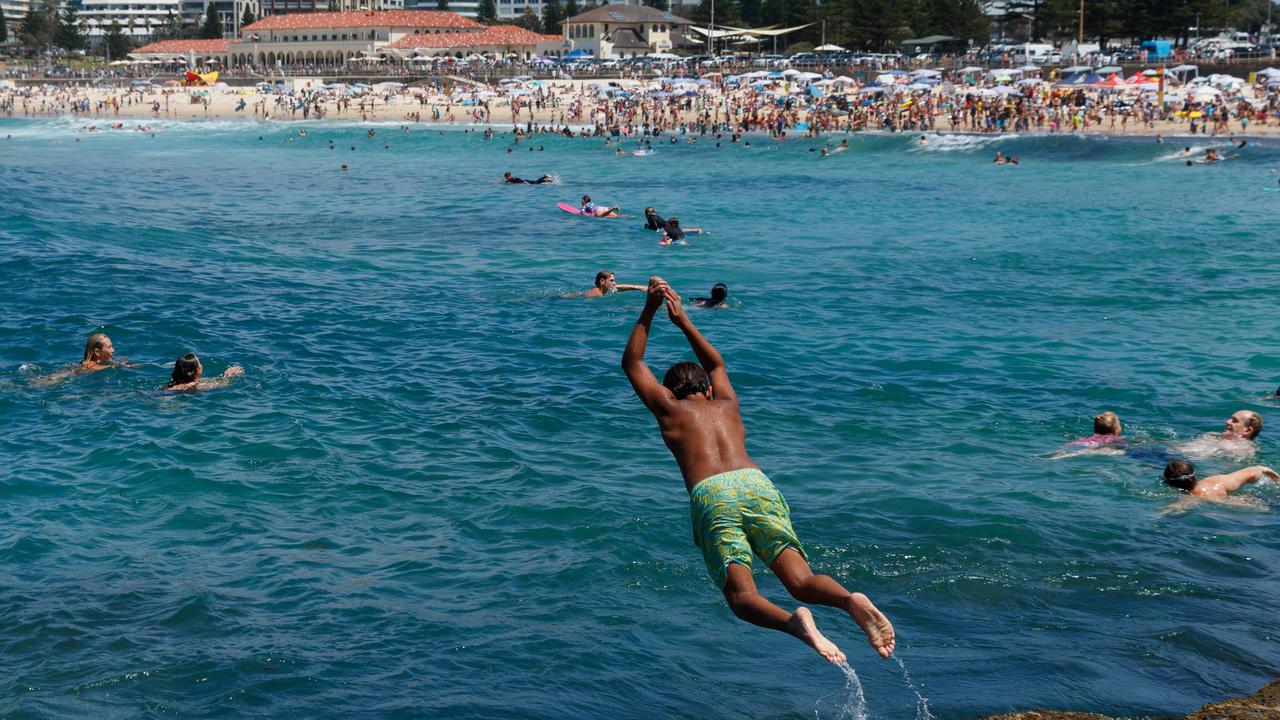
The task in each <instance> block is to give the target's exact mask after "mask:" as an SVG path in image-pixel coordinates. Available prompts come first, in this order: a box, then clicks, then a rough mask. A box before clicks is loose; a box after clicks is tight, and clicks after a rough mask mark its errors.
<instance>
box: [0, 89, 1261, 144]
mask: <svg viewBox="0 0 1280 720" xmlns="http://www.w3.org/2000/svg"><path fill="white" fill-rule="evenodd" d="M667 80H668V82H671V80H670V79H667ZM674 82H675V86H674V88H673V86H672V85H662V84H654V81H650V83H651V84H650V86H649V87H650V88H652V87H660V88H664V89H665V90H668V91H670V90H673V89H674V90H676V91H679V90H680V88H681V87H682V86H681V84H680V83H681V80H678V79H677V80H675V81H674ZM294 87H295V88H296V89H297V91H296V94H295V95H292V96H290V95H285V94H277V93H272V92H268V91H267V90H265V89H259V88H255V87H237V86H228V85H221V84H220V85H218V86H214V87H163V86H159V85H150V86H140V87H138V88H134V89H130V90H122V89H117V88H68V87H66V86H37V87H25V88H18V89H7V90H6V89H0V116H7V117H28V118H48V117H58V116H66V115H74V116H76V117H81V118H83V119H84V120H85V124H86V125H92V126H94V127H95V129H102V126H103V125H104V124H106V126H107V127H110V126H112V125H115V124H117V123H123V124H124V125H126V126H127V129H139V128H146V127H147V124H146V121H147V120H245V121H248V122H270V121H309V120H316V119H322V120H339V121H364V122H379V123H406V124H417V123H424V124H441V125H455V126H486V127H489V126H491V127H497V128H505V127H516V126H518V127H520V128H522V129H525V130H527V129H528V128H529V126H530V123H532V124H533V125H534V126H536V127H537V128H538V129H542V130H548V129H549V130H554V131H562V130H563V129H564V128H565V127H569V128H574V129H578V130H580V129H584V128H592V127H594V126H602V127H604V128H613V127H621V128H622V131H623V132H624V133H626V134H631V133H635V134H642V133H643V130H644V129H645V128H646V127H650V128H652V129H661V130H667V131H672V130H676V129H679V128H681V126H683V129H685V130H698V129H701V128H702V127H703V126H708V127H709V129H712V130H714V129H716V128H720V129H722V130H730V129H731V128H732V129H741V128H740V126H741V124H742V122H743V120H744V118H750V119H751V121H752V122H751V125H750V127H749V128H748V129H749V130H763V129H768V130H774V131H776V130H777V129H778V128H781V129H782V131H790V132H795V131H796V130H800V131H803V132H811V133H813V134H818V133H821V132H832V131H847V130H851V129H854V130H866V129H890V130H901V131H908V132H911V131H930V132H997V133H998V132H1007V131H1009V129H1010V126H1008V125H1004V124H995V125H993V126H991V127H981V128H978V127H970V126H965V125H964V124H963V123H958V122H956V117H957V115H956V114H955V113H954V110H953V109H952V108H953V107H954V104H955V102H956V101H957V100H958V98H960V97H963V94H964V93H966V92H972V91H970V90H969V89H966V88H957V89H956V90H955V91H954V92H955V93H956V94H955V95H953V96H951V98H950V99H951V102H950V103H948V102H947V100H948V97H947V96H945V95H941V94H937V93H935V94H933V95H932V96H929V97H928V98H927V102H926V101H924V100H921V99H919V97H918V96H917V98H913V99H912V100H910V101H908V102H905V103H900V102H898V101H897V100H892V101H890V100H887V99H885V100H880V101H877V102H876V104H874V105H870V104H869V103H864V106H863V107H860V108H859V109H858V112H859V113H860V114H859V120H858V122H851V120H852V117H851V116H852V115H853V113H849V114H847V115H844V116H843V117H842V116H841V115H840V114H839V113H836V114H834V115H833V114H832V113H830V112H829V111H828V110H827V108H826V107H825V106H821V105H816V104H813V103H810V104H804V103H801V102H794V103H788V104H787V105H785V106H784V105H781V104H778V103H775V102H774V99H773V98H771V97H769V96H768V95H765V94H763V93H761V94H757V93H755V92H754V91H751V90H744V89H737V88H732V87H728V86H722V85H715V86H711V87H704V88H699V89H698V90H697V91H696V92H692V91H691V92H689V93H688V94H687V95H686V96H684V97H676V98H674V99H673V98H670V97H662V98H655V97H646V98H644V99H643V100H642V101H641V102H635V101H634V100H632V101H625V102H624V100H623V98H622V97H621V96H616V97H607V98H606V97H605V96H604V95H605V93H606V92H609V93H619V92H626V91H630V92H632V93H636V91H638V90H639V89H640V87H641V83H640V82H639V81H635V80H614V81H609V80H593V81H585V80H546V81H540V82H539V83H537V84H536V85H533V86H528V85H525V86H521V85H505V86H494V87H485V86H483V85H480V84H476V85H473V86H470V87H463V86H455V87H452V88H449V89H446V88H444V87H440V86H428V87H393V85H385V86H384V85H379V86H375V87H374V88H373V89H370V90H364V89H361V90H362V92H361V93H360V94H348V92H346V91H335V90H325V89H323V87H322V84H321V81H319V80H316V81H312V82H310V83H309V82H308V81H305V80H295V81H294ZM1048 87H1050V86H1048V85H1046V88H1048ZM796 92H797V88H794V87H789V86H785V85H784V86H780V87H779V94H782V95H783V96H786V95H790V96H791V97H795V98H796V100H799V99H800V96H797V95H796ZM1174 92H1175V91H1172V90H1171V91H1170V96H1174ZM1238 92H1239V93H1240V95H1239V97H1238V98H1234V99H1233V100H1232V101H1230V104H1232V105H1234V104H1235V103H1237V102H1240V101H1244V102H1252V103H1253V104H1254V105H1255V106H1259V107H1261V105H1262V104H1263V103H1264V102H1265V100H1264V99H1263V98H1261V97H1258V96H1256V95H1254V93H1253V92H1252V90H1251V89H1250V88H1244V89H1242V90H1241V91H1238ZM670 94H672V95H674V94H675V93H670ZM304 97H305V98H306V99H305V100H303V99H302V98H304ZM636 97H640V96H639V95H638V94H637V95H636ZM803 97H806V98H807V97H808V96H807V94H806V95H804V96H803ZM851 97H852V96H851ZM1049 98H1050V96H1049V94H1048V93H1047V92H1044V93H1042V94H1040V95H1032V96H1031V97H1030V98H1028V99H1026V100H1025V102H1026V104H1027V105H1029V106H1030V107H1031V110H1032V112H1034V111H1035V110H1036V109H1042V110H1043V109H1046V108H1047V107H1048V103H1049ZM979 102H981V101H979ZM1000 102H1001V103H1004V102H1006V101H1003V100H1002V101H1000ZM1007 102H1009V103H1012V102H1013V101H1012V100H1009V101H1007ZM792 105H794V106H792ZM995 107H996V104H995V103H990V102H989V103H988V107H987V109H986V112H989V113H990V112H993V111H994V108H995ZM1008 107H1011V108H1012V107H1014V106H1013V105H1012V104H1010V105H1008ZM1135 107H1136V104H1135V105H1129V106H1127V108H1126V111H1125V112H1114V111H1112V109H1111V107H1110V106H1107V105H1103V104H1101V103H1099V106H1098V107H1097V108H1096V109H1091V110H1090V111H1088V112H1085V113H1082V116H1081V119H1080V122H1079V123H1078V124H1077V125H1076V126H1075V127H1072V123H1070V122H1069V121H1066V120H1061V119H1060V120H1057V121H1055V120H1054V119H1053V118H1052V117H1050V119H1049V120H1048V122H1046V121H1045V119H1044V117H1043V116H1042V117H1041V120H1040V123H1039V124H1038V125H1032V123H1031V122H1030V120H1028V123H1027V126H1025V127H1014V128H1012V131H1014V132H1026V133H1068V132H1081V133H1086V134H1092V135H1137V136H1155V135H1160V136H1167V137H1176V136H1183V135H1189V134H1190V133H1192V132H1193V131H1194V132H1195V133H1196V135H1197V136H1200V135H1203V136H1205V137H1211V136H1219V135H1232V136H1235V135H1240V136H1268V137H1270V136H1276V135H1280V120H1278V119H1277V118H1276V117H1275V113H1274V112H1271V111H1264V112H1259V113H1257V114H1256V115H1254V116H1252V117H1250V118H1249V122H1248V123H1247V124H1243V123H1241V122H1240V119H1239V118H1235V117H1233V118H1231V119H1230V120H1229V121H1228V122H1227V123H1226V124H1225V126H1223V125H1217V126H1214V125H1208V126H1206V125H1205V123H1203V122H1200V123H1198V124H1196V125H1195V126H1194V129H1193V124H1192V121H1193V120H1195V118H1196V115H1195V114H1192V115H1191V116H1190V117H1170V118H1168V119H1162V118H1160V117H1159V114H1158V113H1154V112H1148V113H1146V114H1145V116H1143V115H1140V114H1139V113H1138V112H1137V111H1136V110H1135V109H1134V108H1135ZM1165 114H1169V115H1173V114H1174V113H1165ZM1183 114H1184V115H1185V113H1183ZM1251 115H1252V113H1251ZM868 117H874V118H876V119H877V122H883V121H884V119H885V118H893V120H892V121H891V122H893V125H892V126H890V127H887V128H885V127H876V126H875V123H872V122H867V118H868Z"/></svg>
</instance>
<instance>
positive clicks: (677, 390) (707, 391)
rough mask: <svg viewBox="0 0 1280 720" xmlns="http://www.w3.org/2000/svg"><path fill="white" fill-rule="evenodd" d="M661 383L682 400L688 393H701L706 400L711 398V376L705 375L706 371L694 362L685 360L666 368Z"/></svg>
mask: <svg viewBox="0 0 1280 720" xmlns="http://www.w3.org/2000/svg"><path fill="white" fill-rule="evenodd" d="M662 384H663V386H665V387H666V388H667V389H668V390H670V391H671V394H673V395H675V396H676V399H677V400H684V399H685V398H687V397H689V396H690V395H701V396H702V397H705V398H706V399H708V400H710V399H711V378H709V377H707V371H706V370H703V369H702V366H701V365H699V364H698V363H695V362H689V361H687V360H686V361H685V362H678V363H676V364H675V365H672V366H671V367H669V368H667V374H666V375H663V376H662Z"/></svg>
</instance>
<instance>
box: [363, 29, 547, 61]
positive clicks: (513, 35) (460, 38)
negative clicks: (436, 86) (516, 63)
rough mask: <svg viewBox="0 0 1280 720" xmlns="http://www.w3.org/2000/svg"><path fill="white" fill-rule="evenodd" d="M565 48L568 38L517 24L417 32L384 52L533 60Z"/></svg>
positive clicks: (401, 56) (407, 57) (409, 56)
mask: <svg viewBox="0 0 1280 720" xmlns="http://www.w3.org/2000/svg"><path fill="white" fill-rule="evenodd" d="M563 49H564V40H563V39H562V38H561V37H560V36H559V35H543V34H541V33H536V32H533V31H531V30H526V29H524V28H522V27H518V26H516V25H494V26H491V27H487V28H485V29H484V30H481V31H480V32H478V33H472V32H465V33H413V34H412V35H405V36H404V37H401V38H400V39H399V40H397V41H395V42H393V43H391V44H389V45H387V46H385V47H384V48H382V49H381V50H380V52H382V53H384V54H387V55H391V56H394V57H395V58H396V59H399V60H408V61H412V60H413V59H414V58H431V57H440V56H444V55H451V56H454V57H465V56H466V55H471V54H475V55H492V56H493V57H496V58H512V59H519V60H530V59H532V58H535V57H538V56H541V55H555V54H558V53H560V52H561V51H562V50H563Z"/></svg>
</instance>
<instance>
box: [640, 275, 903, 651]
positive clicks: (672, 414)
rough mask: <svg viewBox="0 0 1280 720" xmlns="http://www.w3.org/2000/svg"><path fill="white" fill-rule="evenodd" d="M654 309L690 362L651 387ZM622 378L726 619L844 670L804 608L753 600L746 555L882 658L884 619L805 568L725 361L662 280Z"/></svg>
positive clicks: (887, 646)
mask: <svg viewBox="0 0 1280 720" xmlns="http://www.w3.org/2000/svg"><path fill="white" fill-rule="evenodd" d="M663 304H665V305H666V308H667V317H668V318H669V319H670V320H671V324H673V325H675V326H676V327H677V328H679V329H680V331H681V332H683V333H684V335H685V338H686V339H687V340H688V341H689V345H690V347H692V348H693V352H694V354H695V355H697V357H698V362H697V363H693V362H680V363H676V364H675V365H672V366H671V368H670V369H669V370H667V373H666V375H665V376H664V377H663V379H662V382H661V383H659V382H658V380H657V378H656V377H654V374H653V371H652V370H650V369H649V366H648V364H647V363H645V360H644V352H645V346H646V345H647V344H648V341H649V326H650V324H651V323H652V322H653V316H654V314H655V313H656V312H657V310H658V308H659V307H661V306H662V305H663ZM622 369H623V371H625V372H626V374H627V379H628V380H630V381H631V387H632V388H634V389H635V392H636V395H637V396H639V398H640V401H641V402H643V403H644V405H645V407H646V408H648V409H649V411H650V412H651V413H653V416H654V418H656V419H657V421H658V429H659V430H660V431H661V433H662V439H663V441H664V442H666V444H667V448H668V449H669V450H670V451H671V454H672V456H673V457H674V458H675V460H676V463H677V464H678V465H679V466H680V473H681V474H682V475H683V476H684V484H685V489H686V490H688V492H689V504H690V507H691V512H692V519H693V534H694V540H695V542H696V544H697V545H698V547H700V548H701V549H702V556H703V560H704V561H705V562H706V566H707V572H708V573H709V574H710V575H711V578H712V580H714V581H715V583H716V585H717V587H719V588H720V589H721V592H722V593H723V594H724V598H725V601H726V602H728V604H729V609H730V610H732V611H733V614H734V615H736V616H738V617H739V618H741V619H742V620H745V621H747V622H749V623H752V624H753V625H759V626H760V627H764V628H769V629H772V630H780V631H782V632H785V633H788V634H790V635H793V636H795V637H796V638H799V639H800V640H801V641H803V642H804V643H805V644H806V645H808V646H809V647H811V648H813V649H814V650H815V651H816V652H817V653H818V654H819V655H821V656H822V657H823V658H825V659H826V660H827V661H829V662H832V663H843V662H845V655H844V653H843V652H841V651H840V648H838V647H836V645H835V643H833V642H831V641H830V640H828V639H827V638H826V637H825V636H823V635H822V633H820V632H819V631H818V627H817V625H816V624H815V623H814V620H813V613H812V612H810V610H809V609H808V608H806V607H803V606H801V607H798V608H796V609H795V611H794V612H787V611H786V610H783V609H782V608H780V607H778V606H777V605H775V604H773V603H772V602H770V601H769V600H767V599H765V598H764V597H763V596H762V595H760V593H759V592H758V591H757V590H756V584H755V580H754V579H753V578H752V575H751V562H752V560H751V558H752V554H753V553H754V554H755V555H758V556H759V557H760V559H761V560H763V561H764V562H765V563H766V564H767V565H768V566H769V568H770V569H772V570H773V572H774V574H776V575H777V576H778V579H779V580H780V581H782V584H783V586H784V587H786V589H787V591H788V592H789V593H791V596H792V597H794V598H796V599H797V600H799V601H800V602H804V603H814V604H818V605H827V606H830V607H834V608H839V609H841V610H844V611H845V612H846V613H848V614H849V617H851V618H853V620H854V622H856V623H857V624H858V626H859V627H861V628H862V631H863V632H864V633H866V636H867V640H868V641H869V642H870V643H871V647H872V648H874V649H875V651H876V652H877V653H879V654H880V656H881V657H886V658H887V657H889V656H890V655H891V654H892V653H893V649H894V632H893V625H892V624H890V622H889V620H888V618H886V617H885V616H884V614H883V613H881V612H880V610H879V609H877V608H876V606H875V605H873V604H872V603H871V601H870V600H869V599H868V598H867V596H866V595H863V594H862V593H854V592H849V591H848V590H846V589H844V588H843V587H841V586H840V584H839V583H837V582H836V581H835V580H834V579H832V578H830V577H828V576H826V575H815V574H814V573H813V571H812V569H811V568H810V567H809V562H808V560H807V559H806V556H805V552H804V548H803V547H802V546H801V544H800V540H799V539H798V538H797V537H796V534H795V531H794V530H793V529H792V527H791V515H790V509H789V508H788V506H787V502H786V500H785V499H783V497H782V495H781V494H780V493H779V492H778V490H777V488H775V487H774V486H773V483H772V482H771V481H770V480H769V478H768V477H766V476H765V474H764V473H763V472H761V471H760V467H759V466H758V465H756V464H755V462H753V461H752V460H751V458H750V457H749V456H748V455H747V448H746V428H745V427H744V426H743V424H742V415H741V413H740V412H739V408H738V396H737V394H736V393H735V392H734V389H733V386H732V385H731V384H730V383H729V374H728V371H727V370H726V369H725V364H724V359H723V358H721V357H720V353H719V352H717V351H716V349H715V347H713V346H712V345H711V343H710V342H708V341H707V339H706V338H704V337H703V336H702V334H701V333H700V332H698V329H697V328H696V327H694V325H693V322H692V321H691V320H690V319H689V316H688V315H686V314H685V312H684V307H683V306H682V305H681V304H680V296H679V295H677V294H676V292H675V291H674V290H673V289H671V287H670V286H669V285H667V283H666V281H664V280H663V279H662V278H659V277H654V278H650V279H649V287H648V297H647V298H646V300H645V305H644V310H642V311H641V313H640V318H639V319H638V320H637V321H636V324H635V327H634V328H633V329H632V331H631V336H630V338H628V340H627V347H626V350H625V351H624V352H623V353H622Z"/></svg>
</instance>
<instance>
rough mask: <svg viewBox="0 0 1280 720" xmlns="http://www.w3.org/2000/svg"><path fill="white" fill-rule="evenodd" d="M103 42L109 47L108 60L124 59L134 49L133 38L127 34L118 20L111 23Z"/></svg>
mask: <svg viewBox="0 0 1280 720" xmlns="http://www.w3.org/2000/svg"><path fill="white" fill-rule="evenodd" d="M102 40H103V42H104V43H105V44H106V47H107V60H118V59H120V58H123V57H124V56H125V55H128V54H129V51H130V50H132V49H133V38H131V37H129V35H128V34H126V33H125V31H124V28H123V27H121V26H120V22H119V21H118V20H112V21H111V24H110V25H108V26H107V32H106V33H104V34H103V36H102Z"/></svg>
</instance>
